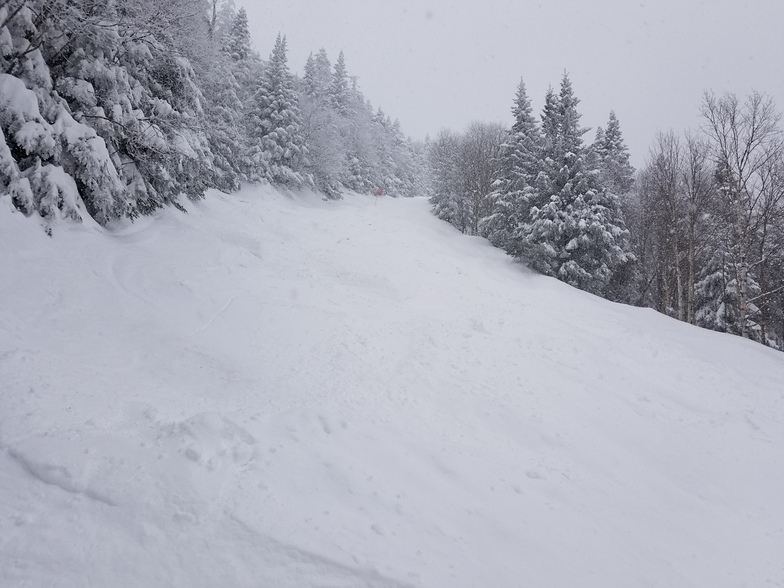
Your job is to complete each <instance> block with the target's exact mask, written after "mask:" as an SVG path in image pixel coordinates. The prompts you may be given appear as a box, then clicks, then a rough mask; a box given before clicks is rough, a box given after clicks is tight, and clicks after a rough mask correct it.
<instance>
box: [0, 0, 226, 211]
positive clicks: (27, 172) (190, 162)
mask: <svg viewBox="0 0 784 588" xmlns="http://www.w3.org/2000/svg"><path fill="white" fill-rule="evenodd" d="M180 4H182V2H178V1H176V0H175V1H174V2H172V3H170V4H167V5H165V6H164V7H162V10H161V11H160V14H159V18H158V19H156V20H155V21H154V22H153V21H149V20H148V19H147V18H146V16H147V15H144V14H143V11H142V10H140V6H139V2H136V1H134V0H128V2H124V3H116V2H114V1H108V2H105V3H101V4H92V5H90V6H89V7H86V6H84V5H82V4H80V3H61V4H59V5H58V6H57V10H49V9H48V8H51V7H50V6H48V4H47V3H46V2H44V1H43V0H28V1H26V2H25V1H21V0H16V1H15V2H8V3H5V4H4V5H3V6H2V7H0V23H2V25H0V27H1V28H0V45H3V47H2V48H0V49H2V50H0V66H1V67H2V71H3V72H4V74H3V76H5V77H4V79H3V86H4V89H3V92H2V95H3V96H4V98H5V100H4V102H3V106H2V113H0V121H2V122H0V126H2V130H3V134H4V138H3V143H4V145H5V146H6V147H7V152H6V150H5V149H3V150H2V151H3V152H4V153H6V155H5V157H7V153H10V154H11V157H12V159H13V160H14V161H13V165H4V166H3V167H5V169H7V170H11V171H12V172H13V174H14V175H15V178H14V179H13V180H12V181H13V182H14V184H13V186H12V188H11V191H12V192H14V193H15V194H17V198H16V200H15V202H16V203H17V205H18V206H19V207H20V208H21V209H22V210H24V211H25V212H28V213H30V212H33V211H37V212H39V213H40V214H41V215H42V216H45V217H47V218H53V217H54V216H57V214H60V213H62V214H63V215H65V216H68V217H71V218H82V217H83V214H84V211H85V210H86V212H87V213H88V214H90V215H91V216H92V217H93V218H95V219H96V220H97V221H98V222H101V223H106V222H108V221H110V220H111V219H113V218H116V217H119V216H123V215H128V216H135V215H138V214H143V213H147V212H150V211H151V210H153V209H155V208H157V207H160V206H162V205H163V204H166V203H175V204H176V202H177V198H178V197H179V196H180V195H181V194H187V195H188V196H189V197H191V198H199V197H201V196H202V194H203V192H204V189H205V187H206V185H207V182H208V177H209V170H210V167H211V166H212V158H211V154H210V151H209V146H208V145H207V142H206V138H205V136H204V135H203V133H202V132H201V131H200V129H199V124H198V123H199V120H200V118H201V116H202V115H203V110H202V105H201V100H202V95H201V93H200V91H199V89H198V87H197V86H196V76H195V72H194V70H193V68H192V67H191V64H190V62H189V61H188V59H187V58H186V56H187V55H190V54H191V52H193V51H194V48H195V45H194V44H193V43H192V42H191V41H189V40H188V39H192V38H193V37H195V36H196V35H195V34H194V33H195V31H196V30H197V29H198V28H199V27H203V26H204V22H203V21H202V20H201V19H200V18H198V17H195V16H194V17H190V16H188V15H186V16H182V15H181V14H180V12H181V11H182V6H180ZM172 23H175V24H176V26H171V25H172ZM167 24H168V25H169V26H167ZM202 33H203V30H202ZM202 36H204V35H202ZM5 181H7V180H4V182H5Z"/></svg>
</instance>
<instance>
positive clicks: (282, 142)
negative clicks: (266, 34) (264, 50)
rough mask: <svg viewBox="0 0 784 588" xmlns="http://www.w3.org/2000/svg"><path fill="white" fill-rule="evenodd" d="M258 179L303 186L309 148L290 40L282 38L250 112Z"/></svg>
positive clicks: (251, 138)
mask: <svg viewBox="0 0 784 588" xmlns="http://www.w3.org/2000/svg"><path fill="white" fill-rule="evenodd" d="M250 140H251V161H252V163H253V165H254V167H255V169H254V170H253V173H254V176H253V177H254V179H262V178H263V179H266V180H268V181H269V182H271V183H273V184H281V185H286V186H295V187H298V186H301V185H302V184H303V183H304V182H305V179H304V178H303V176H302V174H301V173H300V172H301V170H302V168H303V166H304V164H305V155H306V152H307V148H306V146H305V138H304V136H303V134H302V118H301V116H300V111H299V97H298V95H297V89H296V87H295V82H294V77H293V76H292V75H291V74H290V73H289V70H288V65H287V57H286V37H281V36H280V35H278V38H277V40H276V41H275V48H274V49H273V50H272V54H271V55H270V59H269V62H268V63H267V64H266V67H265V69H264V73H263V75H262V77H261V81H260V84H259V87H258V89H257V91H256V94H255V97H254V104H253V109H252V111H251V113H250Z"/></svg>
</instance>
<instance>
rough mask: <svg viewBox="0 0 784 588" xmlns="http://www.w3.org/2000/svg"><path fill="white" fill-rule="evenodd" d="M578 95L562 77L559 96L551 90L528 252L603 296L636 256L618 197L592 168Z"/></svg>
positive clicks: (537, 264)
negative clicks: (538, 199)
mask: <svg viewBox="0 0 784 588" xmlns="http://www.w3.org/2000/svg"><path fill="white" fill-rule="evenodd" d="M578 104H579V100H578V99H577V97H576V96H575V95H574V91H573V89H572V84H571V81H570V80H569V77H568V75H566V74H565V75H564V77H563V79H562V82H561V88H560V93H559V95H558V97H557V98H556V97H555V95H554V93H553V92H552V91H551V90H550V91H548V95H547V98H546V101H545V111H544V114H543V120H542V127H543V129H544V149H543V151H542V159H541V160H540V165H541V169H540V174H539V176H538V178H537V188H539V189H540V190H547V191H546V192H543V193H541V195H542V196H543V197H546V198H547V200H546V201H544V202H542V203H541V206H536V205H535V206H534V207H533V208H532V209H531V213H530V216H529V220H528V222H527V223H526V224H525V225H524V228H523V234H524V237H525V244H524V255H525V257H526V258H527V260H528V263H529V264H530V265H531V266H532V267H533V268H534V269H536V270H538V271H541V272H542V273H544V274H547V275H551V276H555V277H557V278H558V279H560V280H562V281H564V282H566V283H568V284H571V285H573V286H575V287H578V288H581V289H583V290H586V291H589V292H593V293H595V294H603V293H604V291H605V289H606V288H607V285H608V284H609V283H610V281H611V279H612V277H613V274H614V273H615V272H616V271H619V270H621V268H623V267H624V266H625V265H626V264H628V263H631V262H632V261H633V259H634V257H633V255H632V254H631V253H630V252H629V247H628V244H627V240H628V231H627V230H626V228H625V225H624V222H623V216H622V214H621V210H620V206H619V203H618V199H617V197H616V196H615V195H614V194H612V193H610V192H608V191H607V189H606V188H605V187H604V186H602V185H601V184H600V182H599V172H598V170H596V169H590V167H589V166H588V163H589V161H588V150H587V149H586V148H585V147H584V145H583V140H582V136H583V135H584V134H585V132H586V129H582V128H581V127H580V124H579V121H580V116H581V115H580V114H579V112H578V111H577V106H578Z"/></svg>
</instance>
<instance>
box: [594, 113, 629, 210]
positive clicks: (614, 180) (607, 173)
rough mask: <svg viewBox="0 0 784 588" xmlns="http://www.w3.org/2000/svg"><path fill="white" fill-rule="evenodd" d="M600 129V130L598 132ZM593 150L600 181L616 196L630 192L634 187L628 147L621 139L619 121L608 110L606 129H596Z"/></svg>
mask: <svg viewBox="0 0 784 588" xmlns="http://www.w3.org/2000/svg"><path fill="white" fill-rule="evenodd" d="M599 131H601V132H599ZM594 150H595V152H596V154H597V155H598V159H599V160H598V162H597V163H598V165H599V169H600V170H601V173H602V177H601V180H602V183H603V184H604V185H605V186H606V187H607V189H608V190H610V191H611V192H612V193H613V194H615V195H616V196H619V197H621V196H623V195H624V194H628V193H629V192H631V190H632V188H633V187H634V168H633V167H632V165H631V163H629V158H630V156H629V149H628V147H627V146H626V143H625V142H624V140H623V133H621V123H620V122H619V121H618V117H617V116H616V115H615V111H614V110H611V111H610V118H609V120H608V121H607V129H606V130H602V129H601V127H600V128H599V130H598V131H597V136H596V140H595V141H594Z"/></svg>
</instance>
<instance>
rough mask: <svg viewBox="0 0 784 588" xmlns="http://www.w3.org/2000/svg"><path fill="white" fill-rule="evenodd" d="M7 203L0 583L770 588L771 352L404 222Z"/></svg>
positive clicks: (777, 401)
mask: <svg viewBox="0 0 784 588" xmlns="http://www.w3.org/2000/svg"><path fill="white" fill-rule="evenodd" d="M189 210H190V212H189V214H187V215H185V214H181V213H178V212H174V211H165V212H163V213H162V214H160V215H159V218H157V219H155V220H154V221H153V220H150V219H142V220H141V221H137V222H136V224H134V225H131V226H128V227H124V228H120V229H118V230H117V231H115V232H112V233H107V232H106V231H103V230H101V229H99V228H97V227H94V226H89V225H87V226H65V225H61V226H58V227H57V228H56V231H55V235H54V238H50V237H47V236H46V235H45V234H44V233H43V231H41V230H39V229H38V228H37V227H34V226H32V224H33V222H32V221H30V220H28V219H24V218H23V217H22V216H21V215H20V214H18V213H13V212H12V211H11V207H10V204H9V202H8V199H7V198H3V199H0V586H3V587H15V586H34V587H39V586H57V587H82V586H101V587H103V586H112V587H139V586H144V587H147V588H150V587H172V586H178V587H188V588H191V587H228V586H231V587H276V588H278V587H282V588H285V587H294V586H297V587H299V586H323V587H327V586H328V587H332V588H335V587H348V586H353V587H360V586H362V587H365V586H379V587H380V586H383V587H391V586H418V587H428V588H431V587H432V588H469V587H471V588H483V587H493V588H503V587H512V586H547V587H561V586H563V587H574V586H596V587H607V586H613V587H614V586H619V587H620V586H623V587H628V586H678V587H681V586H683V587H686V586H694V587H698V586H699V587H704V586H711V587H712V588H717V587H723V586H727V587H729V586H782V585H784V555H782V554H784V401H783V400H782V399H783V393H784V354H781V353H777V352H774V351H771V350H768V349H766V348H764V347H762V346H760V345H757V344H753V343H750V342H747V341H744V340H741V339H739V338H735V337H731V336H725V335H720V334H716V333H711V332H706V331H702V330H699V329H696V328H692V327H689V326H687V325H684V324H681V323H678V322H676V321H674V320H670V319H667V318H665V317H663V316H660V315H658V314H656V313H655V312H653V311H650V310H640V309H633V308H627V307H624V306H620V305H615V304H611V303H609V302H606V301H603V300H600V299H598V298H595V297H593V296H590V295H587V294H584V293H581V292H579V291H576V290H573V289H571V288H569V287H567V286H565V285H563V284H561V283H559V282H556V281H555V280H552V279H548V278H544V277H541V276H536V275H533V274H532V273H530V272H529V271H527V270H525V269H524V268H523V267H521V266H520V265H519V264H516V263H514V262H512V261H511V260H510V259H508V258H507V257H505V256H504V255H503V253H502V252H500V251H498V250H495V249H493V248H491V247H490V246H489V245H488V244H487V243H486V242H484V241H483V240H480V239H476V238H469V237H465V236H463V235H460V234H459V233H457V232H456V231H454V230H453V229H452V228H451V227H450V226H449V225H447V224H445V223H442V222H440V221H438V220H436V219H435V218H433V217H432V216H430V214H429V213H428V210H427V203H426V201H424V200H421V199H415V200H389V199H379V200H378V201H376V200H375V199H373V198H369V197H361V196H356V195H349V196H347V197H346V199H345V200H343V201H341V202H324V201H322V200H320V199H319V198H317V197H315V196H309V195H301V196H296V197H286V196H283V195H280V194H278V193H276V192H274V191H273V190H271V189H269V188H252V189H247V190H246V191H244V192H242V193H240V194H238V195H232V196H223V195H219V194H213V195H211V197H210V198H209V199H208V200H207V201H205V202H203V203H200V204H198V205H190V206H189Z"/></svg>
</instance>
